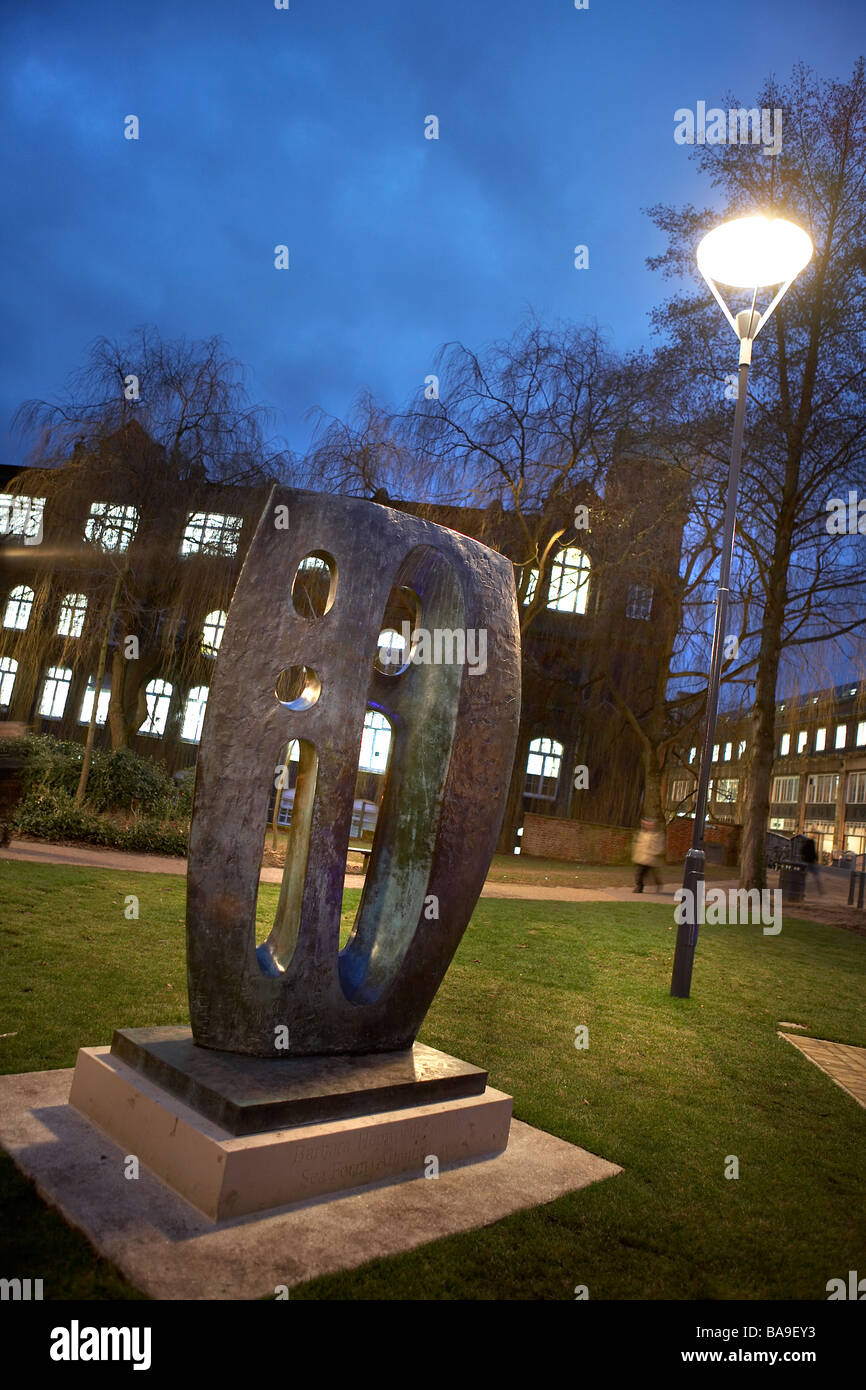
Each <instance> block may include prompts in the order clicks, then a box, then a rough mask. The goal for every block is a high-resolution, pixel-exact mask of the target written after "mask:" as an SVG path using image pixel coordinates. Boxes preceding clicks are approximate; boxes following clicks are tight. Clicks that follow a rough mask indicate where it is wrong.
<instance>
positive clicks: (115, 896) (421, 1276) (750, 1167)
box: [0, 861, 866, 1300]
mask: <svg viewBox="0 0 866 1390" xmlns="http://www.w3.org/2000/svg"><path fill="white" fill-rule="evenodd" d="M0 888H2V893H3V900H4V903H5V908H4V916H3V923H2V928H0V937H2V942H3V946H4V952H3V957H4V967H3V971H2V985H0V1033H4V1034H5V1033H8V1034H12V1036H7V1037H3V1038H2V1039H0V1070H2V1071H4V1072H17V1071H27V1070H32V1069H40V1070H41V1069H45V1068H51V1067H71V1066H72V1065H73V1063H74V1060H75V1054H76V1049H77V1048H78V1047H79V1046H80V1045H97V1044H104V1043H108V1042H109V1041H110V1039H111V1034H112V1030H113V1029H114V1028H115V1027H116V1026H124V1025H125V1026H142V1025H146V1024H160V1023H162V1024H165V1023H182V1022H184V1021H185V1020H186V1017H187V1014H186V993H185V966H184V949H183V900H184V883H183V880H180V879H177V878H171V877H168V876H165V877H164V876H162V875H156V874H130V873H118V872H116V871H113V870H112V871H109V870H91V869H77V868H76V869H71V868H66V867H60V866H42V865H40V866H36V865H30V864H23V863H15V862H12V861H4V862H3V864H2V866H0ZM129 893H135V894H137V895H138V897H139V900H140V909H139V911H140V915H139V919H138V920H137V921H128V920H126V919H125V918H124V899H125V897H126V895H127V894H129ZM357 896H358V895H357V892H353V893H351V894H348V895H347V900H346V907H347V913H348V911H351V910H353V909H354V905H355V903H356V902H357ZM276 897H277V888H276V886H270V885H263V886H262V888H261V891H260V905H261V908H262V914H263V920H264V918H265V917H266V916H267V914H268V913H269V912H272V911H273V908H274V906H275V904H276ZM673 939H674V931H673V928H672V925H671V910H670V907H669V906H664V905H662V904H657V903H653V902H652V901H641V902H634V903H632V902H629V903H622V904H619V903H609V904H602V903H599V904H590V905H581V906H580V907H576V906H574V905H571V904H565V903H532V902H510V901H495V900H485V901H482V902H481V903H479V905H478V908H477V910H476V912H475V915H474V917H473V920H472V923H471V925H470V927H469V929H468V931H467V933H466V936H465V937H464V940H463V943H462V945H461V947H460V950H459V951H458V953H457V956H456V958H455V961H454V964H453V965H452V968H451V970H450V971H449V973H448V975H447V976H446V978H445V981H444V983H443V985H442V987H441V989H440V991H439V994H438V995H437V998H436V1000H435V1002H434V1004H433V1007H432V1009H431V1011H430V1013H429V1015H428V1017H427V1019H426V1021H425V1024H424V1027H423V1029H422V1031H421V1035H420V1036H421V1040H422V1041H424V1042H427V1043H429V1044H431V1045H432V1046H434V1047H441V1048H444V1049H445V1050H447V1051H448V1052H452V1053H454V1054H456V1055H457V1056H460V1057H463V1058H465V1059H466V1060H468V1061H471V1062H475V1063H477V1064H479V1065H483V1066H485V1067H487V1069H488V1070H489V1072H490V1080H491V1084H492V1085H494V1086H496V1087H498V1088H499V1089H500V1090H504V1091H507V1092H509V1093H510V1094H512V1095H513V1096H514V1098H515V1114H516V1116H517V1117H518V1118H519V1119H521V1120H525V1121H527V1122H528V1123H530V1124H533V1125H537V1126H539V1127H540V1128H542V1129H545V1130H548V1131H550V1132H551V1133H554V1134H558V1135H560V1136H561V1137H562V1138H563V1139H567V1140H569V1141H571V1142H572V1143H575V1144H580V1145H582V1146H583V1147H585V1148H587V1149H590V1150H592V1151H593V1152H594V1153H598V1154H601V1155H603V1156H604V1157H605V1158H608V1159H611V1160H613V1161H614V1162H616V1163H619V1164H622V1165H623V1167H624V1170H625V1171H624V1172H623V1173H622V1174H621V1175H620V1176H619V1177H617V1178H613V1179H609V1180H607V1181H605V1182H602V1183H598V1184H596V1185H594V1186H593V1187H590V1188H588V1189H587V1190H585V1191H584V1192H580V1193H576V1194H574V1195H572V1196H567V1197H563V1198H560V1199H559V1200H558V1201H556V1202H553V1203H551V1204H549V1205H547V1206H544V1207H540V1208H536V1209H534V1210H531V1211H527V1212H522V1213H518V1214H517V1215H515V1216H512V1217H509V1218H507V1219H506V1220H504V1221H500V1222H498V1223H497V1224H496V1225H494V1226H490V1227H487V1228H485V1229H483V1230H479V1231H473V1232H471V1233H468V1234H466V1235H459V1236H452V1237H448V1238H447V1239H445V1240H441V1241H437V1242H435V1243H433V1244H430V1245H427V1246H424V1247H422V1248H420V1249H419V1250H416V1251H412V1252H410V1253H408V1254H406V1255H402V1256H399V1257H396V1258H394V1259H388V1260H378V1261H375V1262H373V1263H371V1264H369V1265H366V1266H364V1267H363V1268H362V1269H360V1270H354V1271H350V1272H348V1273H345V1274H339V1275H333V1276H328V1277H326V1278H323V1279H319V1280H316V1281H313V1282H311V1283H309V1284H306V1285H304V1286H303V1287H302V1288H300V1289H297V1290H294V1289H293V1290H292V1299H293V1300H295V1299H299V1298H310V1299H330V1298H333V1299H344V1298H352V1299H365V1298H384V1299H406V1298H408V1299H572V1298H573V1297H574V1293H573V1290H574V1286H575V1285H576V1284H586V1285H588V1288H589V1295H590V1298H591V1299H605V1298H611V1299H629V1298H646V1299H659V1298H667V1299H697V1298H716V1299H724V1298H746V1299H749V1298H775V1299H819V1300H825V1299H826V1296H827V1295H826V1288H825V1286H826V1283H827V1280H828V1279H830V1278H834V1277H836V1276H840V1275H841V1276H843V1277H845V1276H847V1271H848V1270H849V1269H860V1270H862V1269H863V1268H864V1265H866V1220H864V1214H863V1201H862V1193H863V1189H864V1185H866V1144H864V1137H866V1112H864V1111H863V1110H862V1109H861V1108H860V1107H859V1106H858V1105H857V1104H856V1103H855V1102H854V1101H853V1100H851V1098H850V1097H849V1096H847V1095H846V1094H845V1093H844V1092H843V1091H842V1090H840V1089H839V1088H838V1087H837V1086H835V1085H834V1084H833V1083H832V1082H831V1081H830V1080H829V1078H827V1077H826V1076H824V1075H823V1073H821V1072H820V1071H819V1070H818V1069H817V1068H816V1067H814V1066H813V1065H812V1064H811V1063H809V1062H808V1061H807V1060H806V1059H805V1058H804V1057H802V1056H801V1055H800V1054H799V1053H798V1052H797V1051H796V1050H795V1049H794V1048H793V1047H791V1046H790V1044H788V1043H785V1042H783V1041H781V1040H780V1039H779V1038H777V1037H776V1024H777V1022H778V1021H779V1020H782V1019H784V1020H790V1021H793V1022H797V1023H801V1024H804V1025H805V1030H806V1032H808V1033H810V1034H813V1035H816V1036H819V1037H825V1038H831V1039H835V1040H838V1041H842V1042H849V1043H857V1044H860V1045H866V1019H864V1015H863V1005H862V1001H863V995H864V984H866V939H864V938H862V937H858V936H855V935H853V934H850V933H847V932H843V931H840V930H838V929H837V928H834V927H830V926H823V925H819V924H817V923H812V922H807V921H797V920H795V921H787V922H786V923H785V927H784V930H783V931H782V933H781V935H780V936H778V937H765V936H763V935H762V933H761V931H760V928H758V927H746V926H743V927H736V926H731V927H727V926H726V927H704V928H702V933H701V938H700V941H699V944H698V953H697V959H696V966H695V979H694V987H693V997H692V999H690V1000H673V999H671V998H670V996H669V994H668V988H669V982H670V968H671V959H672V953H673ZM578 1024H586V1025H588V1027H589V1039H590V1046H589V1049H588V1050H587V1051H578V1050H576V1049H575V1047H574V1030H575V1026H576V1025H578ZM728 1155H736V1156H737V1158H738V1159H739V1166H740V1176H739V1179H737V1180H728V1179H726V1178H725V1176H724V1171H725V1164H726V1159H727V1157H728ZM0 1200H2V1203H3V1207H4V1209H5V1211H6V1212H7V1213H8V1212H9V1211H10V1210H14V1212H15V1222H14V1223H9V1222H8V1220H7V1221H4V1228H5V1234H4V1243H5V1245H6V1250H5V1251H4V1256H3V1274H4V1276H5V1277H7V1278H10V1277H14V1276H15V1275H16V1274H20V1275H23V1276H26V1275H27V1274H28V1273H30V1272H32V1270H33V1268H34V1267H37V1266H36V1265H34V1253H35V1254H36V1255H37V1256H39V1257H40V1259H39V1261H38V1267H39V1268H52V1269H53V1272H54V1277H53V1278H52V1284H53V1285H54V1284H55V1279H56V1283H57V1285H59V1288H58V1293H59V1294H60V1296H65V1297H75V1298H81V1297H84V1298H107V1297H131V1296H134V1291H133V1290H130V1289H129V1288H128V1286H126V1285H125V1284H124V1283H123V1281H122V1279H121V1278H120V1276H119V1275H118V1274H117V1272H116V1271H113V1270H112V1268H111V1266H110V1265H108V1264H106V1263H105V1262H103V1261H99V1260H97V1258H96V1257H95V1256H94V1254H93V1251H92V1250H91V1248H90V1247H89V1245H88V1244H87V1243H86V1241H84V1240H83V1239H82V1238H81V1237H80V1236H78V1235H76V1234H75V1233H74V1232H72V1231H71V1230H69V1229H68V1228H67V1227H66V1226H65V1224H64V1223H63V1222H62V1220H61V1219H60V1218H59V1217H58V1216H57V1215H56V1214H55V1213H53V1212H51V1211H50V1210H48V1209H47V1208H46V1207H45V1206H44V1205H43V1204H42V1202H41V1201H40V1200H39V1199H38V1198H37V1197H36V1196H35V1193H34V1192H33V1189H32V1188H31V1187H30V1185H29V1184H28V1183H27V1182H25V1181H24V1180H23V1179H22V1178H21V1177H20V1176H19V1175H18V1174H17V1172H16V1171H15V1170H14V1168H13V1167H12V1164H11V1162H10V1161H9V1160H8V1159H6V1158H4V1159H3V1160H2V1165H0ZM10 1225H11V1226H12V1229H11V1230H10ZM43 1251H45V1252H46V1254H45V1259H44V1261H43V1260H42V1258H41V1255H42V1252H43ZM267 1292H268V1290H266V1289H264V1288H263V1289H262V1295H263V1296H264V1295H266V1294H267ZM55 1296H56V1294H55Z"/></svg>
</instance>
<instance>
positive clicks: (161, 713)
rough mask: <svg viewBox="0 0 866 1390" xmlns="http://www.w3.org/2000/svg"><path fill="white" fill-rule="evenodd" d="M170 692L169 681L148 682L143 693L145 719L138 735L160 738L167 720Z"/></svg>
mask: <svg viewBox="0 0 866 1390" xmlns="http://www.w3.org/2000/svg"><path fill="white" fill-rule="evenodd" d="M171 692H172V686H171V682H170V681H161V680H155V681H150V682H148V685H147V688H146V689H145V692H144V694H145V699H146V700H147V718H146V719H145V721H144V723H143V724H142V726H141V728H140V729H139V731H138V732H139V733H140V734H151V735H152V736H153V737H154V738H162V735H163V734H164V733H165V725H166V721H167V719H168V707H169V705H170V703H171Z"/></svg>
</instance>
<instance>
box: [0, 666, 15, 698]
mask: <svg viewBox="0 0 866 1390" xmlns="http://www.w3.org/2000/svg"><path fill="white" fill-rule="evenodd" d="M17 670H18V662H17V661H14V660H13V658H12V657H11V656H0V705H2V706H3V707H4V709H5V707H6V706H7V705H9V704H10V703H11V700H12V687H13V685H14V684H15V673H16V671H17Z"/></svg>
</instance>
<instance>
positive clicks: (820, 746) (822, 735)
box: [815, 729, 827, 753]
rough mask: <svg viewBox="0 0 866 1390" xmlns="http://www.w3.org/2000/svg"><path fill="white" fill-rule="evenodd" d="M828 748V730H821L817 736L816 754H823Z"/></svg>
mask: <svg viewBox="0 0 866 1390" xmlns="http://www.w3.org/2000/svg"><path fill="white" fill-rule="evenodd" d="M826 747H827V730H826V729H819V730H818V732H817V733H816V735H815V752H816V753H823V751H824V749H825V748H826Z"/></svg>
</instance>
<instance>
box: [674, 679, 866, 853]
mask: <svg viewBox="0 0 866 1390" xmlns="http://www.w3.org/2000/svg"><path fill="white" fill-rule="evenodd" d="M717 737H718V742H717V743H716V744H715V746H714V748H713V765H712V782H711V797H710V813H711V817H712V819H713V820H714V821H715V822H716V823H718V824H720V825H726V824H727V825H739V824H741V823H742V808H743V806H744V805H745V802H746V794H747V771H746V769H747V757H746V752H747V742H748V737H749V719H748V716H747V715H740V716H730V715H729V716H723V717H722V718H721V719H720V720H719V728H718V734H717ZM775 738H776V757H775V760H774V763H773V778H772V783H771V800H770V813H769V817H768V820H767V829H768V831H774V832H776V833H778V834H781V835H785V836H788V837H791V836H793V835H797V834H805V835H809V836H810V837H811V838H812V839H814V841H815V844H816V847H817V849H818V852H819V854H820V855H821V858H822V860H823V862H824V863H832V862H833V861H834V860H835V861H837V862H838V861H839V860H840V859H841V858H842V857H843V856H848V855H852V854H853V855H863V854H866V682H857V683H854V684H847V685H841V686H836V687H834V688H832V689H828V690H819V691H814V692H812V693H810V694H808V695H803V696H798V697H796V698H792V699H788V700H782V701H780V702H779V703H778V705H777V707H776V734H775ZM696 780H697V748H696V747H694V746H692V747H691V748H688V749H680V750H679V753H678V757H677V761H676V763H675V765H674V766H673V767H672V768H671V769H670V771H669V772H668V775H667V782H666V795H665V806H666V811H667V813H668V814H669V815H671V816H689V815H690V813H691V809H692V803H693V800H694V786H695V783H696Z"/></svg>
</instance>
